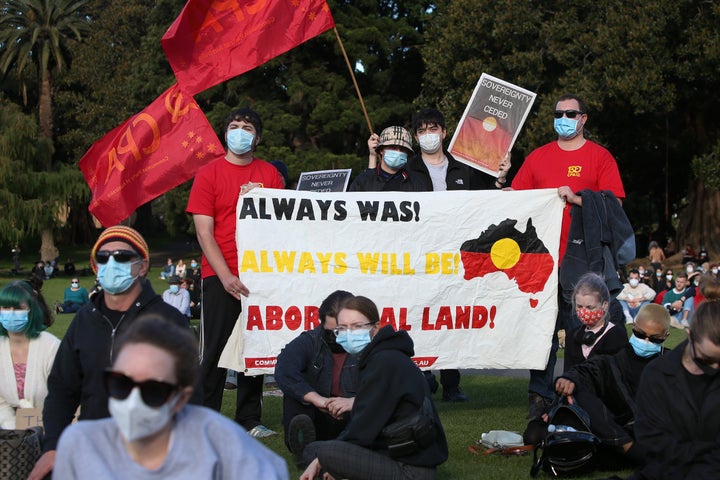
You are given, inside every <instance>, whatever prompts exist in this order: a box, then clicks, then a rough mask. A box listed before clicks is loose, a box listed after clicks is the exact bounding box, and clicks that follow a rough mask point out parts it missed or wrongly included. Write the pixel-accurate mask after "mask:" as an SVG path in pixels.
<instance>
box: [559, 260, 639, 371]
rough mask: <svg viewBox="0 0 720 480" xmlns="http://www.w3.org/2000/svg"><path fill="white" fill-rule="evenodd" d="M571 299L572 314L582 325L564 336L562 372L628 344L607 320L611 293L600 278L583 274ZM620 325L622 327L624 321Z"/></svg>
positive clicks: (617, 328)
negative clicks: (573, 312) (573, 313)
mask: <svg viewBox="0 0 720 480" xmlns="http://www.w3.org/2000/svg"><path fill="white" fill-rule="evenodd" d="M572 298H573V307H574V310H575V314H576V315H577V318H578V319H579V320H580V323H581V324H582V325H580V326H579V327H577V328H575V329H572V330H570V331H569V332H567V334H566V335H565V364H564V368H563V371H567V370H569V369H570V368H572V367H574V366H575V365H578V364H580V363H582V362H584V361H585V360H587V359H588V358H591V357H592V356H594V355H601V354H613V353H615V352H618V351H620V350H622V349H623V348H624V347H625V346H626V345H627V343H628V339H627V333H626V331H625V328H624V327H619V326H617V325H616V324H615V323H613V322H612V321H611V319H610V311H611V308H610V302H611V299H610V292H609V291H608V288H607V285H606V284H605V280H603V278H602V277H601V276H600V275H598V274H597V273H586V274H585V275H583V276H582V277H580V279H579V280H578V282H577V284H576V285H575V289H574V291H573V297H572ZM621 315H622V314H621ZM621 324H623V325H624V319H623V320H621Z"/></svg>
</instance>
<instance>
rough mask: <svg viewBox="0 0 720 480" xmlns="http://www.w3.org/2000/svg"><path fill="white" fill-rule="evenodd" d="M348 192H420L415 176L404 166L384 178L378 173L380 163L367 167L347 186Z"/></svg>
mask: <svg viewBox="0 0 720 480" xmlns="http://www.w3.org/2000/svg"><path fill="white" fill-rule="evenodd" d="M348 191H349V192H422V191H424V190H422V189H421V188H420V187H419V186H418V185H417V183H416V182H415V178H414V177H411V176H410V174H409V173H408V172H407V170H405V169H404V168H403V169H401V170H399V171H398V172H397V173H396V174H395V175H392V176H390V177H389V178H384V177H383V176H382V175H381V174H380V165H378V166H377V167H375V168H368V169H367V170H365V171H364V172H362V173H361V174H360V175H358V176H357V177H355V180H353V182H352V183H351V184H350V188H348Z"/></svg>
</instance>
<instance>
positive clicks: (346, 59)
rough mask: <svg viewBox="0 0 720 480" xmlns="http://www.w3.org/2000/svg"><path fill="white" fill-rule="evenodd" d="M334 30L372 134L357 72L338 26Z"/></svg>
mask: <svg viewBox="0 0 720 480" xmlns="http://www.w3.org/2000/svg"><path fill="white" fill-rule="evenodd" d="M333 31H334V32H335V37H336V38H337V41H338V44H340V50H342V53H343V57H345V63H346V64H347V67H348V70H350V77H351V78H352V81H353V85H355V91H356V92H357V96H358V98H359V99H360V106H361V107H362V111H363V114H364V115H365V121H366V122H367V125H368V129H369V130H370V134H372V133H373V127H372V123H370V117H368V113H367V109H366V108H365V102H364V101H363V97H362V94H361V93H360V87H358V83H357V80H356V79H355V72H354V71H353V68H352V66H351V65H350V59H348V56H347V52H345V46H344V45H343V42H342V40H340V34H339V33H338V30H337V27H333Z"/></svg>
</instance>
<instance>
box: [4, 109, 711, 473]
mask: <svg viewBox="0 0 720 480" xmlns="http://www.w3.org/2000/svg"><path fill="white" fill-rule="evenodd" d="M554 116H555V121H554V128H555V131H556V133H557V135H558V139H557V140H556V141H554V142H551V143H549V144H547V145H545V146H542V147H540V148H538V149H537V150H535V151H534V152H532V153H531V154H530V156H529V157H528V158H527V159H526V160H525V162H524V163H523V165H522V167H521V168H520V169H519V171H518V172H517V173H516V175H515V177H514V179H513V181H512V183H511V184H510V185H508V183H507V176H508V172H509V171H510V168H511V165H510V157H509V155H508V157H506V158H505V160H503V162H502V163H501V164H500V167H499V172H498V176H497V177H496V178H493V177H491V176H489V175H487V174H484V173H481V172H479V171H477V170H475V169H472V168H470V167H468V166H467V165H466V164H464V163H461V162H458V161H457V160H455V159H454V158H453V157H452V155H450V153H449V152H448V151H447V149H446V147H445V144H444V142H445V140H446V126H445V120H444V117H443V115H442V113H441V112H439V111H438V110H436V109H430V108H428V109H422V110H420V111H419V112H417V114H416V115H414V116H413V118H412V121H411V131H408V130H407V129H405V128H404V127H401V126H391V127H388V128H386V129H384V130H383V131H382V132H381V134H380V135H374V134H373V135H372V136H371V137H370V139H369V140H368V147H369V149H370V152H369V168H368V169H367V170H365V171H363V172H362V173H360V174H359V175H358V176H357V177H356V178H355V180H354V182H353V183H352V184H351V185H350V190H352V191H363V192H373V191H401V192H419V191H443V190H453V189H470V190H480V189H497V190H512V189H514V190H525V189H537V188H554V189H556V190H557V193H558V195H559V196H560V197H561V198H563V199H564V200H565V201H566V203H567V205H566V208H565V211H564V214H563V220H562V228H561V244H560V256H559V259H560V260H561V264H560V268H561V269H564V270H563V271H564V272H565V274H561V275H560V277H562V278H561V279H560V280H559V283H558V292H559V293H558V315H557V319H556V327H555V330H556V332H557V331H559V330H561V329H563V330H565V332H566V335H565V360H564V362H565V363H564V368H563V373H562V374H561V376H560V377H557V378H556V377H555V362H556V352H557V348H558V343H557V335H553V344H552V346H551V348H550V355H549V359H548V362H547V365H546V368H545V369H544V370H534V371H532V372H531V379H530V382H529V385H528V419H529V420H530V423H529V424H528V429H527V431H526V435H525V439H526V441H527V442H528V443H530V444H537V443H541V442H542V440H543V438H544V437H545V435H547V433H548V431H550V426H549V425H548V421H549V415H550V414H551V406H552V405H554V404H556V402H557V399H558V398H567V399H569V400H568V401H569V402H571V403H574V404H577V405H578V406H579V407H581V408H582V409H584V410H585V411H586V412H587V413H588V417H589V418H590V429H591V430H592V433H594V434H595V435H596V436H597V438H599V440H600V443H601V445H602V447H603V450H604V454H606V455H607V456H608V458H612V459H613V462H614V463H613V464H614V465H620V466H625V467H631V468H633V469H635V473H634V474H633V478H634V479H665V478H668V479H669V478H714V477H715V475H718V473H720V457H718V455H717V449H718V447H720V445H719V444H718V435H717V432H718V431H720V430H719V429H718V427H720V425H718V420H719V419H720V416H719V415H718V413H717V408H716V407H717V405H718V404H716V403H715V402H714V401H715V398H716V395H717V391H718V386H720V384H719V383H718V382H719V381H720V376H718V375H717V373H718V371H720V281H719V280H718V278H717V267H716V266H715V265H712V264H710V263H709V261H710V258H709V255H707V251H705V255H704V256H703V254H702V250H704V249H702V250H701V254H700V255H695V254H694V253H693V256H692V257H688V258H687V261H686V262H685V264H684V270H683V271H682V272H674V271H673V270H671V269H664V268H665V266H666V265H665V263H666V261H667V259H666V256H665V252H663V251H662V248H660V247H659V246H658V245H657V244H654V245H653V244H651V245H650V248H649V250H650V255H649V257H648V258H647V261H643V262H641V264H639V265H638V266H637V267H636V268H630V269H629V270H628V271H627V275H625V270H624V269H623V270H620V266H618V265H615V264H612V262H611V263H610V264H606V265H605V266H604V267H603V268H602V269H601V271H599V272H598V271H593V272H590V271H588V270H587V269H585V270H583V268H582V265H581V264H579V263H578V262H577V260H576V259H574V258H572V255H569V256H565V255H564V253H565V251H566V247H567V249H568V251H570V250H571V249H572V248H573V247H572V245H573V244H577V242H576V241H575V240H576V239H577V236H578V235H591V233H590V232H584V233H583V231H582V229H580V230H578V229H577V228H576V227H575V226H574V225H573V221H572V219H573V217H575V216H576V213H575V212H578V211H580V212H583V204H585V207H588V204H590V203H592V202H594V201H596V200H595V199H593V193H595V192H600V191H603V192H607V193H606V194H605V195H606V196H607V198H609V201H610V202H612V203H611V204H610V205H609V206H610V208H620V206H621V204H622V201H623V199H624V198H625V192H624V189H623V186H622V182H621V180H620V176H619V172H618V168H617V164H616V162H615V160H614V158H613V157H612V155H611V154H610V153H609V152H608V151H607V150H606V149H604V148H603V147H601V146H600V145H598V144H595V143H593V142H591V141H590V140H588V139H587V138H585V134H584V127H585V124H586V122H587V120H588V115H587V109H586V107H585V104H584V102H583V101H582V100H581V99H580V98H578V97H576V96H574V95H564V96H562V97H560V99H559V100H558V102H557V104H556V108H555V112H554ZM262 132H263V123H262V120H261V119H260V116H259V115H258V114H257V113H256V112H255V111H253V110H250V109H247V108H244V109H239V110H236V111H233V112H232V113H231V114H230V115H229V116H228V118H227V120H226V122H225V129H224V135H225V141H226V144H227V147H228V149H227V152H225V155H224V156H222V157H218V158H217V159H216V160H214V161H212V162H211V163H209V164H208V165H206V166H205V167H203V168H202V169H201V170H200V171H199V172H198V174H197V176H196V178H195V181H194V183H193V186H192V190H191V193H190V197H189V201H188V206H187V212H188V213H189V214H190V215H192V218H193V222H194V224H195V230H196V232H197V236H198V241H199V243H200V246H201V249H202V258H201V264H198V262H197V261H196V260H191V262H190V264H189V265H188V266H186V265H185V263H184V261H183V260H179V261H178V262H177V263H175V262H173V260H172V259H168V260H167V263H166V265H165V267H164V268H163V270H162V271H161V273H160V278H162V279H163V280H166V281H167V285H168V288H167V290H165V291H164V292H162V294H157V293H155V291H154V290H153V288H152V286H151V285H150V282H149V281H148V279H147V275H148V270H149V258H150V252H149V248H148V245H147V243H146V241H145V239H144V238H143V237H142V235H141V234H140V233H139V232H137V231H136V230H134V229H132V228H130V227H126V226H114V227H110V228H107V229H105V230H104V231H103V232H102V233H101V234H100V236H99V238H98V239H97V241H96V243H95V245H94V246H93V248H92V250H91V252H90V265H91V268H92V269H93V271H94V272H95V273H96V278H97V281H98V284H99V286H100V287H101V288H99V289H97V291H96V292H95V293H88V292H87V290H86V289H85V288H84V287H81V286H80V281H79V279H78V278H77V277H76V276H74V275H72V276H70V277H71V278H70V286H69V287H67V288H66V290H65V295H64V297H65V298H64V300H63V302H62V303H61V304H60V303H58V304H57V305H56V306H55V311H56V313H59V312H64V313H70V312H73V313H74V318H73V320H72V322H71V323H70V326H69V327H68V330H67V332H66V333H65V335H64V336H63V338H62V339H60V340H59V339H57V338H55V337H54V336H52V335H50V334H48V333H47V332H44V329H45V328H46V327H47V326H48V325H49V324H50V323H51V322H52V313H51V310H50V309H49V308H48V306H47V304H46V302H45V300H44V299H43V297H42V293H41V288H42V284H41V283H40V284H38V281H40V282H42V280H41V279H39V278H35V280H33V282H25V281H20V282H12V283H10V284H8V285H7V286H5V287H4V288H3V289H2V291H0V362H3V374H2V375H0V377H1V378H2V379H1V380H0V426H2V428H14V427H15V425H14V419H15V410H16V409H18V408H23V407H35V408H41V409H42V412H43V423H44V435H43V439H42V450H43V454H42V456H41V457H40V458H39V459H38V461H37V463H36V464H35V468H34V470H33V471H32V473H31V474H30V477H29V478H31V479H41V478H44V477H45V476H46V475H47V474H49V473H50V472H53V471H54V472H55V475H56V476H57V478H89V477H91V476H97V477H98V478H119V477H120V476H121V477H127V478H158V477H162V478H171V477H172V478H233V477H245V476H247V477H248V478H250V477H252V478H268V479H273V478H288V469H287V466H286V464H285V462H284V461H283V460H282V458H281V457H279V456H278V455H277V454H276V453H273V452H271V451H270V450H269V449H267V448H266V447H264V446H263V445H262V444H261V443H260V442H258V441H257V440H256V439H258V438H263V437H267V436H271V435H274V434H276V432H273V431H272V430H270V429H269V428H267V427H266V426H265V425H264V424H263V422H262V393H263V377H262V376H248V375H245V374H244V373H243V372H239V373H237V378H236V382H237V399H236V404H235V412H234V415H233V417H234V418H233V419H234V421H232V420H230V419H227V418H225V417H223V416H222V415H220V414H218V413H217V412H219V411H220V407H221V402H222V397H223V390H224V386H225V383H226V371H225V370H224V369H222V368H220V367H219V366H218V362H219V357H220V353H221V351H222V349H223V347H224V345H225V344H226V342H227V340H228V338H229V336H230V334H231V331H232V329H233V326H234V324H235V321H236V319H237V318H238V316H239V314H240V313H241V311H242V301H241V299H242V297H243V296H247V295H248V294H249V293H250V292H249V289H248V287H247V286H246V285H245V284H244V283H243V281H242V278H241V277H239V275H238V253H237V248H236V243H235V242H236V240H235V239H236V235H241V234H242V232H236V215H235V208H236V204H237V198H238V195H242V194H245V193H247V192H248V191H250V190H251V189H252V188H255V187H257V186H263V187H265V188H278V189H279V188H284V187H285V185H286V184H287V183H288V178H287V170H286V169H285V171H284V172H283V171H282V169H278V167H277V166H275V165H273V164H271V163H268V162H265V161H263V160H260V159H258V158H256V157H255V155H254V151H255V149H256V147H257V145H258V143H259V142H260V141H261V138H262ZM415 144H416V145H417V147H415V146H414V145H415ZM416 148H417V150H416ZM583 197H584V198H585V201H583ZM571 212H572V213H571ZM583 213H584V212H583ZM621 227H622V226H621ZM578 232H579V233H578ZM658 249H659V250H658ZM685 253H688V252H687V251H686V252H685ZM688 255H689V253H688ZM568 271H572V272H571V274H568V273H567V272H568ZM608 271H611V272H612V274H610V275H608V274H607V272H608ZM568 275H572V277H571V278H572V279H573V280H572V282H571V286H570V288H568V284H567V282H566V280H567V278H570V277H568ZM361 293H365V292H361ZM315 301H317V302H318V304H319V310H318V319H319V325H318V326H317V327H316V328H315V329H313V330H309V331H305V332H302V333H301V334H300V335H299V336H298V337H297V338H295V339H294V340H292V341H291V342H290V343H288V344H287V345H286V346H285V347H284V348H283V350H282V352H281V353H280V354H279V355H278V358H277V365H276V370H275V380H276V381H277V384H278V386H279V388H280V389H281V390H282V392H283V418H282V426H283V429H284V440H285V445H286V447H287V448H288V450H289V451H290V452H291V453H292V455H293V459H294V461H295V464H296V466H297V467H298V468H299V469H300V470H301V471H302V473H301V474H300V479H301V480H311V479H316V478H323V479H342V478H346V479H403V478H406V479H431V478H436V477H437V467H438V466H439V465H441V464H442V463H444V462H445V461H446V460H447V458H448V456H449V451H448V443H447V440H446V437H445V432H444V429H443V426H442V422H441V419H440V416H439V415H438V412H437V409H436V407H435V404H434V401H433V397H432V395H433V393H434V391H435V390H436V389H438V388H439V386H438V382H437V380H436V378H435V376H434V375H433V374H432V373H431V372H423V371H421V370H420V369H419V368H418V367H417V365H416V364H415V363H414V362H413V361H412V359H411V357H412V356H413V355H414V344H413V340H412V338H411V337H410V336H409V335H408V333H407V332H406V331H404V330H398V331H395V330H394V329H393V328H392V327H391V326H381V325H380V321H379V320H380V316H379V312H378V308H377V306H376V305H375V303H374V302H373V301H372V300H371V299H370V298H368V297H366V296H363V295H355V294H353V293H350V292H348V291H344V290H338V291H335V292H327V296H326V297H325V298H324V299H315ZM190 318H199V319H200V332H199V338H197V337H196V336H195V335H194V333H193V330H192V329H191V328H190V326H189V325H190V324H189V320H190ZM627 324H630V325H631V333H630V336H629V337H628V334H627V330H626V325H627ZM671 327H676V328H681V329H683V330H684V331H685V332H686V333H687V335H688V338H687V340H685V341H683V342H682V343H681V344H680V345H679V346H678V347H677V348H675V349H673V350H672V351H669V350H667V349H665V348H664V347H663V343H664V342H665V340H666V339H667V338H668V336H669V333H670V330H671ZM198 345H199V348H198ZM198 359H199V361H198ZM439 383H440V385H441V386H442V396H441V398H442V400H443V401H447V402H465V401H467V400H468V398H467V396H466V393H465V392H464V391H463V389H462V388H461V386H460V383H461V375H460V372H459V370H455V369H450V370H441V371H440V382H439ZM679 412H680V413H679ZM76 416H77V417H78V419H79V420H80V421H79V422H77V423H76V424H72V423H73V419H74V418H75V417H76Z"/></svg>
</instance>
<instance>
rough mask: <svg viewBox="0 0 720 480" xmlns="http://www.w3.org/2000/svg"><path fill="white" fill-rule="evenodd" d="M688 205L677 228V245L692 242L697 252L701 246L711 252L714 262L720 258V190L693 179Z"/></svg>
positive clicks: (680, 246) (679, 247)
mask: <svg viewBox="0 0 720 480" xmlns="http://www.w3.org/2000/svg"><path fill="white" fill-rule="evenodd" d="M689 192H690V195H689V198H688V206H687V207H686V208H685V209H684V210H683V211H682V213H681V216H680V222H679V224H678V229H677V246H678V249H681V248H683V247H684V246H685V245H686V244H690V245H691V246H692V247H693V248H694V249H695V251H696V252H697V251H698V250H699V249H700V247H701V246H703V245H704V246H705V248H706V249H707V250H708V252H709V253H710V258H711V260H712V261H713V262H717V261H718V260H720V258H718V254H720V222H718V218H720V192H717V191H715V190H711V189H709V188H707V187H706V186H705V183H704V182H703V181H702V180H698V179H693V180H691V184H690V187H689Z"/></svg>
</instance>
